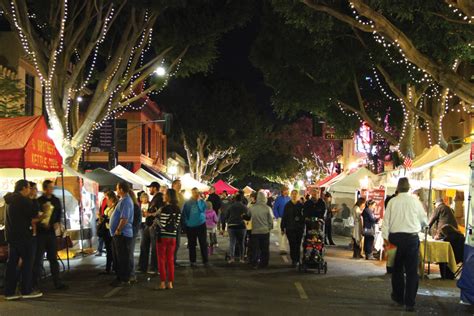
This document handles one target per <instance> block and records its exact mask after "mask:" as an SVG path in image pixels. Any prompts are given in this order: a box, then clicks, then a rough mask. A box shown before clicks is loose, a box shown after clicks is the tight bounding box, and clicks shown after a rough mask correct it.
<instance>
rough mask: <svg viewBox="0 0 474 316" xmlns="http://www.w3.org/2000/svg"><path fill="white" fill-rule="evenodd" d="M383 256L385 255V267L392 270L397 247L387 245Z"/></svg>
mask: <svg viewBox="0 0 474 316" xmlns="http://www.w3.org/2000/svg"><path fill="white" fill-rule="evenodd" d="M385 254H386V255H387V267H389V268H392V267H393V266H394V265H395V256H396V255H397V246H395V245H393V244H389V245H388V246H386V247H385Z"/></svg>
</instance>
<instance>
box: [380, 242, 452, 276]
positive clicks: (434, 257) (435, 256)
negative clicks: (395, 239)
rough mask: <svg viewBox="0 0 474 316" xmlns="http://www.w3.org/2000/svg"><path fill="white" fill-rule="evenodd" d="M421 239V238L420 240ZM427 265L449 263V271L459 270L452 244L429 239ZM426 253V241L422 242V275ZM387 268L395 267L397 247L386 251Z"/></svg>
mask: <svg viewBox="0 0 474 316" xmlns="http://www.w3.org/2000/svg"><path fill="white" fill-rule="evenodd" d="M420 239H421V238H420ZM426 250H427V251H426V258H425V262H426V263H447V264H448V268H449V270H451V271H452V272H453V273H454V272H456V270H457V264H456V258H455V257H454V251H453V247H451V244H450V243H449V242H446V241H442V240H433V239H428V241H427V249H426ZM424 253H425V241H424V238H423V240H420V266H419V272H420V274H421V271H422V268H423V255H424ZM386 254H387V267H393V265H394V262H395V255H396V247H394V246H392V247H391V248H390V251H387V250H386Z"/></svg>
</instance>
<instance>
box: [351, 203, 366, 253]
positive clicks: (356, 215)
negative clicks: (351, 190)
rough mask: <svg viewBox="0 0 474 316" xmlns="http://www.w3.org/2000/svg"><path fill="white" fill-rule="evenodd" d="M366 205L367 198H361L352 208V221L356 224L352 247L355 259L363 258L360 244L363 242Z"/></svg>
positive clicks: (353, 231) (353, 230)
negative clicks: (363, 219) (363, 215)
mask: <svg viewBox="0 0 474 316" xmlns="http://www.w3.org/2000/svg"><path fill="white" fill-rule="evenodd" d="M364 204H365V198H363V197H359V198H358V199H357V202H356V204H355V205H354V207H353V208H352V214H351V217H352V221H353V223H354V225H353V229H352V247H353V250H354V253H353V255H352V258H353V259H360V258H362V255H361V249H360V244H361V242H362V208H363V205H364Z"/></svg>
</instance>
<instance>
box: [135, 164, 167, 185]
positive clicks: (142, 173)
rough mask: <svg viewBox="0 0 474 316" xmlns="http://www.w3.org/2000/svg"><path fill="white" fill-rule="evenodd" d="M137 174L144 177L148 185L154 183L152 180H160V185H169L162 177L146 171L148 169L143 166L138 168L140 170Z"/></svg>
mask: <svg viewBox="0 0 474 316" xmlns="http://www.w3.org/2000/svg"><path fill="white" fill-rule="evenodd" d="M135 175H137V176H139V177H140V178H142V179H143V180H144V181H145V182H147V184H146V185H149V184H150V183H152V182H158V183H159V184H160V185H168V183H166V182H165V181H163V180H162V179H159V178H158V177H155V176H154V175H152V174H151V173H149V172H148V171H146V170H145V169H143V168H140V169H138V170H137V171H136V172H135Z"/></svg>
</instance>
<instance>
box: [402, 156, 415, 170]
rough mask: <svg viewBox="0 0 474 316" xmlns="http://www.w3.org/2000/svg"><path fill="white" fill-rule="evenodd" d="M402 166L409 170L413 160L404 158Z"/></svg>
mask: <svg viewBox="0 0 474 316" xmlns="http://www.w3.org/2000/svg"><path fill="white" fill-rule="evenodd" d="M403 165H404V166H405V168H406V169H411V167H412V165H413V160H411V158H410V157H408V156H406V157H405V160H403Z"/></svg>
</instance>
